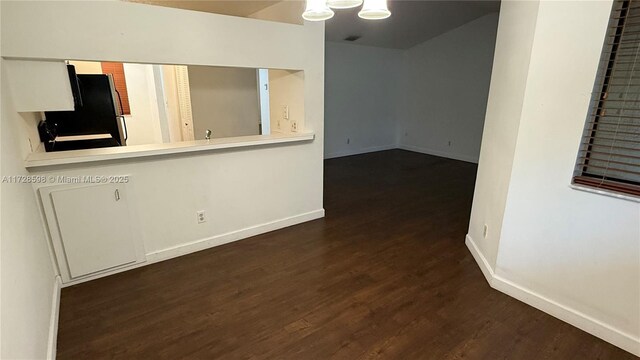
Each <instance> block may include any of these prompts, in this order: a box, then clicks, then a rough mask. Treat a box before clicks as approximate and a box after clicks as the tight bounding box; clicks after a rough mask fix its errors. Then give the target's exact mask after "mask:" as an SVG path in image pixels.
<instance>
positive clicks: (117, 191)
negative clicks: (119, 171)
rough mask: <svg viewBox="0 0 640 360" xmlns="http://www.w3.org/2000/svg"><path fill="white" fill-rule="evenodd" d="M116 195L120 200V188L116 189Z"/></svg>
mask: <svg viewBox="0 0 640 360" xmlns="http://www.w3.org/2000/svg"><path fill="white" fill-rule="evenodd" d="M115 196H116V201H118V200H120V190H118V189H116V191H115Z"/></svg>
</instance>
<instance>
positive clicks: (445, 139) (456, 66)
mask: <svg viewBox="0 0 640 360" xmlns="http://www.w3.org/2000/svg"><path fill="white" fill-rule="evenodd" d="M497 22H498V14H496V13H493V14H489V15H485V16H483V17H481V18H479V19H476V20H474V21H471V22H469V23H466V24H464V25H462V26H460V27H458V28H456V29H454V30H451V31H448V32H446V33H444V34H442V35H440V36H437V37H435V38H433V39H430V40H428V41H426V42H424V43H422V44H420V45H416V46H414V47H412V48H410V49H408V50H407V51H405V52H404V57H405V59H404V60H405V63H404V66H403V68H404V71H405V73H404V75H405V76H406V77H407V78H406V81H405V84H406V87H405V88H403V91H404V92H405V94H406V97H405V98H404V103H403V104H402V107H403V108H404V109H406V112H405V113H404V114H403V115H402V116H399V119H398V120H399V121H398V135H399V139H398V142H399V145H400V147H401V148H405V149H408V150H414V151H419V152H424V153H428V154H433V155H438V156H444V157H448V158H453V159H459V160H464V161H470V162H478V157H479V154H480V140H481V139H482V127H483V123H484V121H483V120H484V114H485V109H486V106H487V96H488V93H489V82H490V79H491V65H492V63H493V52H494V44H495V39H496V30H497V29H496V27H497Z"/></svg>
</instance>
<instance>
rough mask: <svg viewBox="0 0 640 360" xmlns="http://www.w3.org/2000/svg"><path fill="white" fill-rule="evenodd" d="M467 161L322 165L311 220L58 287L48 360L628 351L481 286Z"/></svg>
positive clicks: (389, 154) (374, 158) (618, 354)
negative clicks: (321, 212) (322, 214)
mask: <svg viewBox="0 0 640 360" xmlns="http://www.w3.org/2000/svg"><path fill="white" fill-rule="evenodd" d="M475 172H476V166H475V165H473V164H469V163H464V162H459V161H453V160H447V159H443V158H438V157H432V156H427V155H422V154H417V153H412V152H407V151H400V150H392V151H384V152H378V153H372V154H366V155H358V156H352V157H345V158H340V159H333V160H328V161H326V163H325V209H326V218H324V219H321V220H316V221H312V222H308V223H305V224H301V225H298V226H294V227H290V228H287V229H283V230H279V231H275V232H271V233H268V234H264V235H260V236H256V237H253V238H250V239H246V240H243V241H239V242H236V243H232V244H227V245H224V246H220V247H217V248H213V249H209V250H205V251H201V252H198V253H194V254H191V255H187V256H183V257H180V258H177V259H173V260H168V261H165V262H162V263H158V264H154V265H150V266H146V267H143V268H139V269H136V270H132V271H128V272H125V273H121V274H117V275H113V276H110V277H107V278H103V279H99V280H95V281H91V282H88V283H84V284H80V285H77V286H73V287H69V288H65V289H63V291H62V299H61V309H60V322H59V334H58V358H59V359H106V358H109V359H184V358H188V359H300V360H307V359H492V360H493V359H636V358H635V357H634V356H632V355H631V354H629V353H627V352H624V351H622V350H620V349H618V348H616V347H614V346H613V345H610V344H608V343H606V342H604V341H602V340H599V339H597V338H595V337H593V336H591V335H589V334H587V333H585V332H583V331H581V330H579V329H577V328H574V327H572V326H570V325H568V324H566V323H564V322H562V321H560V320H557V319H555V318H553V317H551V316H549V315H546V314H545V313H543V312H540V311H538V310H536V309H534V308H532V307H529V306H528V305H525V304H523V303H521V302H519V301H517V300H515V299H512V298H510V297H508V296H506V295H503V294H502V293H500V292H498V291H495V290H493V289H491V288H490V287H489V286H488V284H487V282H486V281H485V279H484V277H483V276H482V273H481V272H480V269H479V268H478V266H477V265H476V264H475V262H474V260H473V258H472V257H471V255H470V254H469V252H468V251H467V249H466V247H465V245H464V236H465V233H466V231H467V226H468V219H469V214H470V208H471V201H472V194H473V186H474V177H475Z"/></svg>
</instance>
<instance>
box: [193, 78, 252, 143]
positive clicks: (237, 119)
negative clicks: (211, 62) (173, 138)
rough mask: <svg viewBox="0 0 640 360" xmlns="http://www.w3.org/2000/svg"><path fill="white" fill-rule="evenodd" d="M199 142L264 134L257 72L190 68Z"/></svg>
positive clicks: (195, 123)
mask: <svg viewBox="0 0 640 360" xmlns="http://www.w3.org/2000/svg"><path fill="white" fill-rule="evenodd" d="M188 72H189V91H190V93H191V110H192V112H193V130H194V135H195V138H196V139H200V140H201V139H204V137H205V131H206V130H207V129H210V130H211V131H212V132H213V133H212V135H211V137H212V138H222V137H232V136H246V135H260V104H259V101H258V100H259V99H258V82H257V75H256V69H251V68H222V67H213V66H189V67H188Z"/></svg>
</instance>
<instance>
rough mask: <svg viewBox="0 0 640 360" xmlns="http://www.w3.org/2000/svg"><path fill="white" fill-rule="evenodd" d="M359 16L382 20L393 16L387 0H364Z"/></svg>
mask: <svg viewBox="0 0 640 360" xmlns="http://www.w3.org/2000/svg"><path fill="white" fill-rule="evenodd" d="M358 16H360V17H361V18H363V19H367V20H380V19H386V18H388V17H389V16H391V12H390V11H389V9H388V8H387V0H364V6H362V10H360V12H359V13H358Z"/></svg>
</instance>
